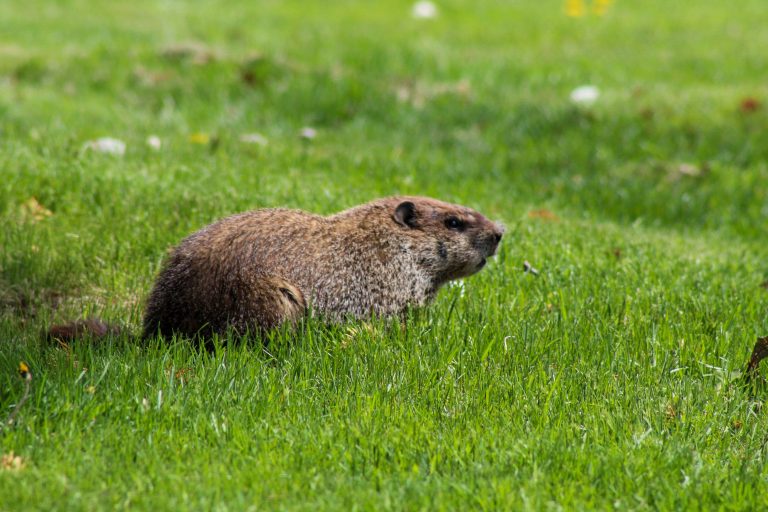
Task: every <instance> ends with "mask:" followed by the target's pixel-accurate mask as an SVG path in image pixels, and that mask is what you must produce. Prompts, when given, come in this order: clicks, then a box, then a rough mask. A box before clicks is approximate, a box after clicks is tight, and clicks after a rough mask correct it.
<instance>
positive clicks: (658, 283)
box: [0, 0, 768, 510]
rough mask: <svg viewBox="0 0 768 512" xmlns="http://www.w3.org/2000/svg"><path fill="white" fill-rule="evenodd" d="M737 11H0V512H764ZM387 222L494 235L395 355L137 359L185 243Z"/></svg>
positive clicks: (755, 109)
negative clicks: (443, 207)
mask: <svg viewBox="0 0 768 512" xmlns="http://www.w3.org/2000/svg"><path fill="white" fill-rule="evenodd" d="M764 3H765V2H764V1H763V0H743V1H741V2H739V3H738V5H736V4H734V5H731V4H727V3H724V2H721V1H719V0H700V1H698V2H667V1H662V0H645V1H643V2H638V1H634V2H630V1H624V0H617V1H615V2H614V3H613V4H612V5H611V6H610V7H609V8H608V11H607V12H606V13H605V15H602V16H598V15H596V14H594V13H592V14H588V15H585V16H581V17H571V16H567V15H566V13H565V9H564V2H561V1H559V0H558V1H555V0H550V1H541V2H533V1H527V2H524V1H518V2H506V1H490V0H489V1H480V2H469V1H467V2H459V1H454V0H451V1H447V0H444V1H441V2H439V3H438V9H439V14H438V16H437V17H436V18H434V19H415V18H413V17H412V15H411V8H412V4H411V3H410V2H401V1H393V2H352V1H336V2H309V1H302V2H298V1H296V2H277V1H264V2H223V1H189V2H180V1H173V0H166V1H148V0H134V1H131V2H106V1H99V2H96V1H85V0H60V1H57V2H50V1H45V0H27V1H25V2H20V1H18V2H5V3H1V4H0V176H1V177H0V223H1V224H2V231H0V306H1V307H2V309H1V310H0V420H2V421H3V423H6V420H5V418H6V417H8V416H10V415H11V414H12V413H14V409H15V405H16V404H17V403H18V401H19V400H20V398H21V397H22V394H23V392H24V387H25V382H24V381H23V380H22V379H21V378H20V377H19V375H18V371H17V368H18V365H19V363H20V362H21V361H24V362H26V363H27V364H28V365H29V367H30V368H31V371H32V376H33V378H32V381H31V383H30V396H29V399H28V401H27V402H26V403H25V404H23V405H22V407H21V408H20V409H19V410H18V411H17V412H16V414H17V416H16V418H15V422H14V423H13V424H12V425H7V424H4V425H3V426H2V427H0V428H1V429H2V430H0V454H4V458H3V459H2V460H0V510H54V509H59V510H95V509H106V510H109V509H132V510H144V509H146V510H249V509H250V510H265V509H267V510H268V509H285V510H318V509H320V510H348V509H359V510H416V509H425V510H437V509H445V510H466V509H485V510H499V509H514V510H560V509H566V510H585V509H612V508H616V509H622V510H624V509H632V510H649V509H650V510H655V509H663V510H696V509H720V510H757V509H761V508H765V507H766V506H768V469H767V468H766V465H765V463H766V457H767V456H768V447H766V444H767V443H768V421H767V420H766V417H765V414H764V412H761V408H760V404H761V403H762V400H763V399H764V398H765V396H764V395H761V394H760V393H757V394H756V395H754V394H750V393H747V392H745V390H743V389H742V388H740V387H739V386H738V385H736V384H734V379H736V378H737V377H738V374H739V372H740V371H741V370H742V369H743V366H744V363H745V362H746V360H747V358H748V356H749V353H750V351H751V349H752V346H753V345H754V343H755V340H756V338H757V337H758V336H761V335H765V334H766V333H768V284H764V283H768V257H767V256H768V245H767V244H766V240H768V163H767V162H768V105H766V102H768V81H767V80H766V78H767V77H768V65H767V64H766V59H765V48H766V45H768V31H767V30H766V29H765V22H764V21H765V16H764V14H765V5H764ZM586 84H592V85H595V86H597V87H598V88H599V90H600V97H599V99H598V100H597V101H596V102H595V103H594V104H593V105H576V104H574V103H573V102H572V101H571V100H570V99H569V94H570V92H571V91H572V90H573V89H574V88H576V87H578V86H582V85H586ZM305 127H312V128H314V129H315V130H316V136H315V137H314V138H313V139H302V138H301V137H300V133H301V130H302V129H303V128H305ZM253 134H259V136H257V137H254V136H253ZM245 135H251V137H250V139H248V138H247V137H246V139H247V140H246V141H243V140H242V137H243V136H245ZM150 136H155V137H157V138H159V140H160V141H161V147H160V148H159V149H153V148H152V147H151V146H149V145H148V144H147V142H146V141H147V139H148V137H150ZM100 137H113V138H117V139H120V140H122V141H124V142H125V143H126V151H125V154H124V155H122V156H120V155H112V154H105V153H100V152H98V151H94V150H91V149H88V142H89V141H93V140H96V139H98V138H100ZM248 140H250V142H248ZM254 140H255V141H256V142H254ZM265 141H266V144H264V142H265ZM401 193H402V194H420V195H430V196H434V197H438V198H440V199H444V200H448V201H452V202H458V203H462V204H466V205H468V206H471V207H473V208H476V209H478V210H480V211H482V212H483V213H485V214H487V215H488V216H489V217H492V218H495V219H499V220H502V221H503V222H505V223H506V224H507V226H508V228H509V230H508V234H507V235H506V236H505V239H504V241H503V243H502V248H501V251H500V255H499V257H497V258H495V259H494V260H492V261H491V262H490V264H489V265H488V268H486V269H485V270H483V271H482V272H481V273H480V274H478V275H477V276H474V277H472V278H470V279H468V280H466V281H465V282H464V284H463V285H461V286H450V287H447V288H446V289H444V290H443V291H442V293H441V294H440V295H439V297H438V300H437V301H436V303H435V304H433V306H431V307H430V308H428V309H427V310H425V311H421V312H418V313H417V314H414V315H413V316H412V318H410V319H409V321H408V323H407V329H405V328H404V327H403V326H401V325H400V324H399V323H396V322H395V323H387V322H373V323H370V324H365V323H357V324H348V325H341V326H325V325H318V324H316V323H308V324H307V325H305V326H303V328H302V330H301V332H300V333H299V335H298V336H296V337H295V338H296V339H293V340H291V337H290V336H288V335H286V334H285V333H282V334H281V333H278V334H276V335H275V336H274V339H272V340H271V341H270V342H269V343H267V344H262V343H260V342H259V341H258V340H246V341H243V342H242V343H231V344H227V343H224V344H223V346H222V347H220V348H218V349H217V350H215V351H213V352H210V353H209V352H205V351H199V350H197V349H196V348H195V347H194V346H192V345H191V344H189V343H187V342H185V341H183V340H165V341H163V340H155V341H153V342H152V343H150V346H140V345H138V344H137V342H136V335H137V334H138V332H139V326H140V321H141V312H142V307H143V304H144V302H143V301H144V300H145V298H146V295H147V293H148V292H149V288H150V286H151V284H152V280H153V277H154V275H155V274H156V272H157V271H158V269H159V265H160V264H161V262H162V260H163V257H164V256H165V254H166V251H167V249H168V248H169V247H171V246H172V245H174V244H175V243H177V242H178V241H179V240H180V239H181V238H182V237H183V236H185V235H186V234H188V233H190V232H192V231H194V230H196V229H198V228H200V227H202V226H203V225H205V224H207V223H209V222H211V221H213V220H214V219H217V218H219V217H222V216H224V215H227V214H230V213H233V212H238V211H242V210H246V209H250V208H256V207H264V206H290V207H299V208H303V209H307V210H312V211H316V212H319V213H330V212H335V211H339V210H341V209H343V208H346V207H349V206H352V205H355V204H358V203H362V202H365V201H368V200H370V199H373V198H375V197H380V196H384V195H390V194H401ZM524 261H529V262H530V263H531V264H532V265H533V266H534V267H536V268H537V269H538V270H539V271H540V273H539V275H538V276H534V275H532V274H530V273H525V272H523V262H524ZM91 315H96V316H99V317H102V318H105V319H107V320H109V321H111V322H116V323H119V324H122V325H124V326H126V329H127V332H125V333H124V334H122V335H120V336H116V337H111V338H108V339H106V340H102V341H99V342H89V341H86V340H83V341H80V342H77V343H73V344H71V345H70V346H58V345H56V344H55V343H48V342H45V341H43V340H42V339H41V332H42V331H43V330H44V329H45V328H46V326H48V325H50V324H51V323H52V322H57V321H64V320H69V319H74V318H80V317H86V316H91ZM11 453H13V454H14V456H15V457H19V458H18V459H12V458H11V457H10V454H11Z"/></svg>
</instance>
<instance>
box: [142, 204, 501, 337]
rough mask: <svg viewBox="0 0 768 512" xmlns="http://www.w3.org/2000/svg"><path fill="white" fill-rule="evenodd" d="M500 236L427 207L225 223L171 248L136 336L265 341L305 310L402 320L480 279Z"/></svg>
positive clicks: (493, 228)
mask: <svg viewBox="0 0 768 512" xmlns="http://www.w3.org/2000/svg"><path fill="white" fill-rule="evenodd" d="M503 232H504V229H503V227H502V226H501V225H500V224H497V223H495V222H492V221H490V220H488V219H487V218H485V217H484V216H483V215H481V214H480V213H478V212H476V211H474V210H472V209H470V208H466V207H464V206H459V205H455V204H449V203H444V202H442V201H438V200H435V199H430V198H426V197H389V198H385V199H378V200H375V201H372V202H370V203H366V204H363V205H360V206H357V207H354V208H351V209H349V210H345V211H343V212H341V213H337V214H335V215H331V216H328V217H323V216H320V215H314V214H311V213H307V212H303V211H300V210H289V209H283V208H275V209H264V210H255V211H250V212H246V213H241V214H237V215H233V216H231V217H227V218H225V219H223V220H220V221H218V222H215V223H214V224H211V225H209V226H207V227H205V228H203V229H201V230H200V231H198V232H196V233H194V234H192V235H190V236H189V237H187V238H186V239H184V240H183V241H182V242H181V243H180V244H179V246H178V247H176V248H175V249H174V250H173V252H172V253H171V255H170V257H169V259H168V261H167V262H166V263H165V265H164V267H163V268H162V270H161V271H160V274H159V276H158V278H157V281H156V283H155V285H154V288H153V289H152V292H151V294H150V296H149V300H148V304H147V309H146V314H145V317H144V332H143V337H144V338H148V337H151V336H154V335H155V334H158V333H159V334H162V335H165V336H168V335H171V334H172V333H179V334H184V335H187V336H191V337H202V338H206V337H209V336H210V335H211V334H213V333H223V332H225V331H226V330H227V329H228V328H231V329H233V330H234V331H235V332H237V333H241V334H242V333H246V332H259V333H264V332H265V331H268V330H270V329H273V328H275V327H277V326H279V325H281V324H283V323H295V322H296V321H297V320H299V319H300V318H302V317H303V316H304V315H306V314H307V312H308V311H311V312H312V314H313V315H316V316H320V317H322V318H325V319H328V320H330V321H341V320H344V319H347V318H366V317H371V316H388V315H398V314H402V313H403V312H405V311H406V310H407V309H408V308H410V307H418V306H423V305H425V304H427V303H428V302H429V301H430V300H432V299H433V298H434V296H435V294H436V293H437V291H438V290H439V289H440V287H441V286H442V285H443V284H445V283H446V282H448V281H450V280H453V279H460V278H462V277H467V276H470V275H472V274H474V273H476V272H478V271H479V270H480V269H482V268H483V267H484V266H485V264H486V258H488V257H490V256H493V255H494V254H495V253H496V249H497V247H498V245H499V242H500V241H501V237H502V234H503Z"/></svg>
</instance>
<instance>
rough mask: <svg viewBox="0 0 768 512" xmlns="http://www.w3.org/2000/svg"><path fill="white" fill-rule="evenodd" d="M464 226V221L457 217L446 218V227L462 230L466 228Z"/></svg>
mask: <svg viewBox="0 0 768 512" xmlns="http://www.w3.org/2000/svg"><path fill="white" fill-rule="evenodd" d="M464 226H465V224H464V221H463V220H461V219H459V218H457V217H448V218H447V219H445V227H447V228H448V229H455V230H458V231H461V230H462V229H464Z"/></svg>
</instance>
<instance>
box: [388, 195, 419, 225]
mask: <svg viewBox="0 0 768 512" xmlns="http://www.w3.org/2000/svg"><path fill="white" fill-rule="evenodd" d="M392 217H393V218H394V219H395V222H397V223H398V224H400V225H401V226H405V227H407V228H415V227H416V205H415V204H413V203H412V202H410V201H403V202H402V203H400V204H399V205H397V208H395V213H394V215H392Z"/></svg>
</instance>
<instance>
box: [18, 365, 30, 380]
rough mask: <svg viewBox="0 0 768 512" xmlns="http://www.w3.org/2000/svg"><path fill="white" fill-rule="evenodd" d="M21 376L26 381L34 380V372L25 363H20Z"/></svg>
mask: <svg viewBox="0 0 768 512" xmlns="http://www.w3.org/2000/svg"><path fill="white" fill-rule="evenodd" d="M19 375H21V378H22V379H24V380H32V372H30V371H29V366H27V363H25V362H24V361H22V362H20V363H19Z"/></svg>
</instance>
